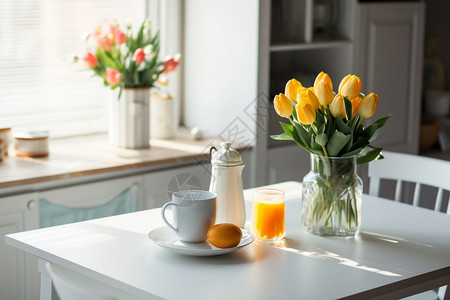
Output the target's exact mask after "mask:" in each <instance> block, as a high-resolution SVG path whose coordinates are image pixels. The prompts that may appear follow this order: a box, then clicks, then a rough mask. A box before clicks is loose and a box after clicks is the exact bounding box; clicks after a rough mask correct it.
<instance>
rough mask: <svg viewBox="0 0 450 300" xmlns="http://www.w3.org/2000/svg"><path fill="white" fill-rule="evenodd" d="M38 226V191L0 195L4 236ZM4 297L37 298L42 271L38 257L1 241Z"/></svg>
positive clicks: (1, 293) (1, 290)
mask: <svg viewBox="0 0 450 300" xmlns="http://www.w3.org/2000/svg"><path fill="white" fill-rule="evenodd" d="M36 228H38V211H37V194H36V193H29V194H22V195H18V196H11V197H3V198H0V236H1V238H2V240H3V241H4V237H5V235H6V234H10V233H14V232H20V231H24V230H30V229H36ZM0 270H2V271H1V272H0V298H2V299H37V298H38V297H39V274H38V269H37V260H36V258H35V257H33V256H31V255H28V254H24V253H23V252H22V251H20V250H19V249H16V248H14V247H11V246H8V245H6V244H5V243H4V242H2V243H0Z"/></svg>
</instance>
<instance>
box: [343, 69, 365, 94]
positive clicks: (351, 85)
mask: <svg viewBox="0 0 450 300" xmlns="http://www.w3.org/2000/svg"><path fill="white" fill-rule="evenodd" d="M361 85H362V83H361V80H360V79H359V77H357V76H356V75H351V74H349V75H347V76H345V77H344V79H342V81H341V83H340V84H339V94H341V95H342V96H344V97H347V98H348V99H353V98H356V97H358V96H359V92H360V91H361Z"/></svg>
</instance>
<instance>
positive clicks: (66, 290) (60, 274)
mask: <svg viewBox="0 0 450 300" xmlns="http://www.w3.org/2000/svg"><path fill="white" fill-rule="evenodd" d="M45 268H46V270H47V272H48V274H49V275H50V277H51V279H52V283H53V286H54V287H55V290H56V293H57V294H58V296H59V298H60V299H61V300H80V299H82V300H116V299H117V298H116V297H114V296H111V295H107V294H106V293H105V294H103V293H101V292H99V291H98V290H97V289H92V288H87V287H85V286H82V285H81V284H80V282H79V281H78V282H77V281H76V280H74V279H73V278H71V277H73V276H71V274H68V272H67V270H63V269H62V268H59V267H57V266H56V265H53V264H51V263H48V262H47V263H46V264H45ZM69 273H70V272H69Z"/></svg>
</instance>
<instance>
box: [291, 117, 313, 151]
mask: <svg viewBox="0 0 450 300" xmlns="http://www.w3.org/2000/svg"><path fill="white" fill-rule="evenodd" d="M294 131H295V133H296V136H298V138H299V140H300V141H301V143H302V144H303V145H305V146H308V145H309V144H310V140H309V139H310V136H311V135H310V134H309V133H308V132H307V131H306V130H305V128H303V126H302V125H301V124H299V123H297V122H294Z"/></svg>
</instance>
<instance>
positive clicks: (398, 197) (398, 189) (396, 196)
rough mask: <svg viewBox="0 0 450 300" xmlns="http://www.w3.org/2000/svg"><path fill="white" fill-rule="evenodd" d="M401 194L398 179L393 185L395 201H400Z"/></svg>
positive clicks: (400, 183)
mask: <svg viewBox="0 0 450 300" xmlns="http://www.w3.org/2000/svg"><path fill="white" fill-rule="evenodd" d="M401 196H402V181H401V180H398V181H397V185H396V186H395V201H397V202H400V200H401V199H400V198H401Z"/></svg>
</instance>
